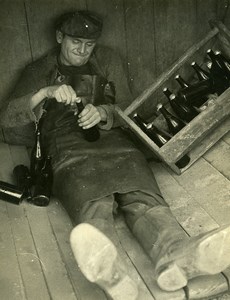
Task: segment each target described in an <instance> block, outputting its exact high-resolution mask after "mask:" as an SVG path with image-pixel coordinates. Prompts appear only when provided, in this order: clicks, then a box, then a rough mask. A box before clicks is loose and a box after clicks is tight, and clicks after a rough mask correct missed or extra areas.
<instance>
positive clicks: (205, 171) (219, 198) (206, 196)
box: [169, 158, 230, 225]
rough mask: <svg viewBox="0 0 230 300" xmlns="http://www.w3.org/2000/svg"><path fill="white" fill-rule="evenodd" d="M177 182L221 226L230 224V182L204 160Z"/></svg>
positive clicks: (182, 175) (174, 175) (178, 178)
mask: <svg viewBox="0 0 230 300" xmlns="http://www.w3.org/2000/svg"><path fill="white" fill-rule="evenodd" d="M169 172H170V174H172V175H173V177H174V178H175V180H176V181H177V182H178V183H179V184H180V185H181V186H183V187H184V189H185V190H186V191H187V192H188V193H189V194H190V195H191V196H192V197H193V198H194V199H196V201H197V202H198V203H199V204H200V206H201V207H202V208H203V209H205V211H206V212H207V213H208V214H209V215H210V216H211V217H212V218H213V219H214V220H215V221H216V222H217V223H218V224H219V225H225V224H228V223H229V222H230V202H229V199H230V182H229V180H228V179H227V178H226V177H224V176H223V175H222V174H220V173H219V172H218V171H217V170H216V169H215V168H214V167H213V166H212V165H210V164H209V163H208V162H207V161H205V160H204V159H203V158H201V159H199V160H198V161H197V162H196V163H195V164H194V165H193V167H192V168H190V169H189V170H187V171H186V172H184V173H183V174H181V175H180V176H178V175H176V174H173V173H172V172H171V171H170V170H169Z"/></svg>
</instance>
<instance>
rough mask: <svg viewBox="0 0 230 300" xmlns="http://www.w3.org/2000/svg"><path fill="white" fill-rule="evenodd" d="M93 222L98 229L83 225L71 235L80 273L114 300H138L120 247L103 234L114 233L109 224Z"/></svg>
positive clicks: (136, 290) (135, 288)
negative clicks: (121, 255)
mask: <svg viewBox="0 0 230 300" xmlns="http://www.w3.org/2000/svg"><path fill="white" fill-rule="evenodd" d="M91 222H93V223H94V226H93V225H91V224H89V223H81V224H79V225H78V226H76V227H75V228H74V229H73V230H72V232H71V235H70V243H71V247H72V251H73V253H74V256H75V259H76V261H77V263H78V266H79V268H80V270H81V271H82V273H83V274H84V276H85V277H86V278H87V279H88V280H89V281H90V282H93V283H96V284H97V285H99V286H100V287H101V288H102V289H103V290H104V291H105V292H106V294H107V295H109V297H110V298H111V299H114V300H124V299H126V300H137V299H138V287H137V285H136V283H135V282H134V281H133V280H132V279H131V277H130V276H129V275H127V272H126V270H125V268H124V262H123V261H122V260H121V258H120V256H119V254H118V249H117V247H116V246H115V245H114V243H113V242H112V241H111V240H110V239H109V238H108V237H107V236H108V235H107V236H106V235H105V234H104V233H103V230H107V231H108V232H109V231H110V230H109V228H108V226H106V224H105V223H106V222H104V221H103V220H92V221H91ZM95 223H96V224H95ZM95 225H96V226H95ZM98 227H101V228H102V231H101V230H98ZM108 232H107V233H108ZM113 239H114V237H113ZM115 239H116V238H115Z"/></svg>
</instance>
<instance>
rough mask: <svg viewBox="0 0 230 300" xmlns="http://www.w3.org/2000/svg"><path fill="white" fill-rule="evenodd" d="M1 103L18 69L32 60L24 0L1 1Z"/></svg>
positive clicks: (13, 81)
mask: <svg viewBox="0 0 230 300" xmlns="http://www.w3.org/2000/svg"><path fill="white" fill-rule="evenodd" d="M0 7H1V9H0V40H1V47H0V57H1V59H0V74H1V80H0V103H1V102H2V101H3V99H4V98H5V97H6V95H7V93H8V92H9V90H10V89H11V87H12V86H13V85H14V84H15V81H16V79H17V76H18V71H19V69H21V68H22V67H23V66H24V64H25V63H27V62H28V61H30V59H31V53H30V49H29V43H28V34H27V26H26V18H25V13H24V3H23V0H17V1H13V0H8V1H7V0H1V2H0Z"/></svg>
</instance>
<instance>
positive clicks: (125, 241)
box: [116, 216, 186, 300]
mask: <svg viewBox="0 0 230 300" xmlns="http://www.w3.org/2000/svg"><path fill="white" fill-rule="evenodd" d="M116 229H117V232H118V235H119V238H120V241H121V243H122V247H124V249H125V251H126V252H127V254H128V256H129V258H130V259H131V261H132V262H133V264H134V265H135V267H136V268H137V270H138V272H139V274H140V276H141V277H142V279H143V280H144V282H145V284H146V285H147V287H148V289H149V291H150V292H151V294H152V295H153V297H154V299H156V300H168V299H170V300H185V299H186V297H185V293H184V290H179V291H176V292H165V291H163V290H161V289H160V288H159V287H158V285H157V284H156V282H155V280H154V273H153V265H152V263H151V261H150V259H149V258H148V256H147V254H145V253H144V251H143V249H142V247H141V246H140V244H139V243H138V242H137V241H136V240H135V239H134V238H133V235H132V234H131V232H130V231H129V230H128V228H127V226H126V225H125V223H124V221H123V218H122V217H121V216H119V217H117V219H116ZM140 299H146V300H147V299H149V298H146V297H144V296H143V295H142V297H141V298H140ZM151 299H153V298H151Z"/></svg>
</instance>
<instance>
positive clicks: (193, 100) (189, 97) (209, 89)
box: [178, 79, 214, 107]
mask: <svg viewBox="0 0 230 300" xmlns="http://www.w3.org/2000/svg"><path fill="white" fill-rule="evenodd" d="M213 92H214V90H213V82H212V80H211V79H206V80H202V81H199V82H196V83H194V84H191V85H190V86H189V87H186V88H183V89H181V90H180V91H179V92H178V96H179V97H181V98H182V99H184V100H185V103H186V104H187V105H188V106H196V107H200V106H201V105H202V104H204V103H205V102H206V101H207V100H208V95H209V94H212V93H213Z"/></svg>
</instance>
